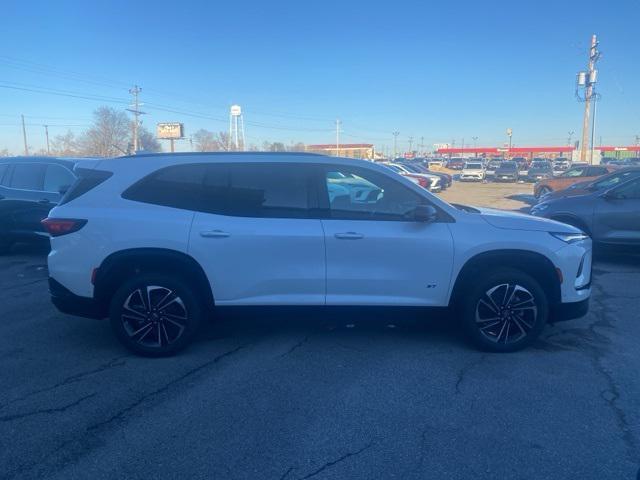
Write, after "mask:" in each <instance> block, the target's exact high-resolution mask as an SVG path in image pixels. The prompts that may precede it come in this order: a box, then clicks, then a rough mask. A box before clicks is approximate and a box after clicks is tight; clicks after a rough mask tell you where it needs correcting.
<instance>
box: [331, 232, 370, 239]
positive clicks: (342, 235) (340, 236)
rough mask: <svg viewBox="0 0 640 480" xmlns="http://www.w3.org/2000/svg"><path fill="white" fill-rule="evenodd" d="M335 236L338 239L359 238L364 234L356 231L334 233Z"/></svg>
mask: <svg viewBox="0 0 640 480" xmlns="http://www.w3.org/2000/svg"><path fill="white" fill-rule="evenodd" d="M335 237H336V238H337V239H339V240H360V239H361V238H364V235H363V234H361V233H356V232H344V233H336V234H335Z"/></svg>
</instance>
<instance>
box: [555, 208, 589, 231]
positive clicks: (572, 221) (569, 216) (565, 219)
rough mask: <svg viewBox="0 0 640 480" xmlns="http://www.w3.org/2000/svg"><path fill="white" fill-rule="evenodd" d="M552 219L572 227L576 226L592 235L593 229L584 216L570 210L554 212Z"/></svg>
mask: <svg viewBox="0 0 640 480" xmlns="http://www.w3.org/2000/svg"><path fill="white" fill-rule="evenodd" d="M549 218H550V219H551V220H555V221H556V222H561V223H566V224H567V225H571V226H572V227H576V228H579V229H581V230H582V231H583V232H584V233H586V234H588V235H589V236H590V235H591V229H590V228H589V226H588V225H587V222H585V221H584V220H583V219H582V218H580V217H578V216H577V215H574V214H573V213H568V212H559V213H554V214H553V215H551V216H550V217H549Z"/></svg>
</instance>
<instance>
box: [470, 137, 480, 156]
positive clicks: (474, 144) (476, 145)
mask: <svg viewBox="0 0 640 480" xmlns="http://www.w3.org/2000/svg"><path fill="white" fill-rule="evenodd" d="M471 139H472V140H473V149H474V150H477V148H478V137H471ZM475 155H476V157H478V152H477V151H476V152H475Z"/></svg>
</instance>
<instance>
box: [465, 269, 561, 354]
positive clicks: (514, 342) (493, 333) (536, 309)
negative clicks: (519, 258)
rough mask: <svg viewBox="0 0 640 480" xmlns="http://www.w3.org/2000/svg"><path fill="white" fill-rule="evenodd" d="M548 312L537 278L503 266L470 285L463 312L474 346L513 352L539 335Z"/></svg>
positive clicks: (466, 329) (466, 328)
mask: <svg viewBox="0 0 640 480" xmlns="http://www.w3.org/2000/svg"><path fill="white" fill-rule="evenodd" d="M548 311H549V304H548V300H547V296H546V294H545V292H544V290H543V289H542V287H541V286H540V284H539V283H538V282H537V281H536V280H535V279H534V278H532V277H531V276H529V275H527V274H526V273H524V272H521V271H519V270H515V269H510V268H501V269H499V270H496V271H494V272H493V273H491V274H489V275H488V276H487V277H485V278H484V279H482V280H480V281H478V282H476V283H475V284H474V285H472V286H471V287H469V288H468V290H467V292H466V294H465V295H464V300H463V305H462V310H461V312H460V313H461V315H462V318H461V320H462V323H463V326H464V329H465V331H466V333H467V335H468V336H469V338H470V339H471V340H472V341H473V343H474V344H475V345H477V346H478V347H480V348H481V349H483V350H487V351H492V352H513V351H516V350H520V349H522V348H524V347H526V346H528V345H530V344H531V343H532V342H533V341H534V340H535V339H536V338H537V337H538V336H539V335H540V332H542V329H543V328H544V326H545V324H546V322H547V318H548V315H549V313H548Z"/></svg>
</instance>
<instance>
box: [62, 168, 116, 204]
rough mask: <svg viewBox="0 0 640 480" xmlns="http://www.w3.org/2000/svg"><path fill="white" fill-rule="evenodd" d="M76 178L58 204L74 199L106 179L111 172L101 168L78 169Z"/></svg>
mask: <svg viewBox="0 0 640 480" xmlns="http://www.w3.org/2000/svg"><path fill="white" fill-rule="evenodd" d="M77 173H78V175H79V176H78V178H76V181H75V182H74V183H73V184H72V185H71V187H70V188H69V189H68V190H67V192H66V193H65V194H64V196H63V197H62V199H61V200H60V205H63V204H65V203H68V202H70V201H71V200H75V199H76V198H78V197H79V196H81V195H84V194H85V193H87V192H88V191H90V190H92V189H94V188H95V187H97V186H98V185H100V184H101V183H102V182H104V181H105V180H106V179H108V178H109V177H111V175H113V174H112V173H111V172H104V171H102V170H82V169H81V170H78V171H77Z"/></svg>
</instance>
